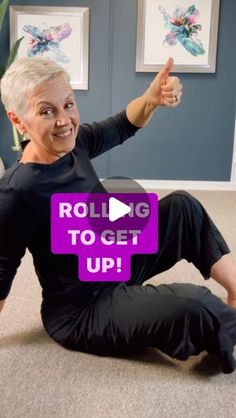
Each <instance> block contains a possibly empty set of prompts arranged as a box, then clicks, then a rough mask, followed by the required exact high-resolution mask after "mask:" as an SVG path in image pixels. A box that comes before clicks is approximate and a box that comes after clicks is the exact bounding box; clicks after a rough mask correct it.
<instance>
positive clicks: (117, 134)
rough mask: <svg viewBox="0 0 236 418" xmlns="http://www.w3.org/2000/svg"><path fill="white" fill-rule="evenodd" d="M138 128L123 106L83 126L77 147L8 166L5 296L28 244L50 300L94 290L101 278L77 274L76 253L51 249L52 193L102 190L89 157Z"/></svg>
mask: <svg viewBox="0 0 236 418" xmlns="http://www.w3.org/2000/svg"><path fill="white" fill-rule="evenodd" d="M137 129H138V128H137V127H135V126H134V125H132V124H131V123H130V122H129V120H128V119H127V116H126V112H125V111H123V112H121V113H118V114H117V115H116V116H114V117H110V118H108V119H106V120H104V121H102V122H99V123H96V122H94V123H91V124H83V125H81V126H80V128H79V133H78V136H77V138H76V145H75V148H74V149H73V151H71V152H69V153H67V154H66V155H64V156H63V157H61V158H59V159H58V160H56V161H55V162H53V163H52V164H41V163H30V162H29V163H20V162H19V160H17V161H16V162H15V163H14V164H13V165H12V166H11V167H10V168H9V169H8V170H6V172H5V174H4V176H3V178H2V179H0V300H2V299H5V298H6V297H7V296H8V294H9V292H10V289H11V285H12V281H13V279H14V276H15V274H16V271H17V268H18V266H19V265H20V262H21V259H22V257H23V256H24V254H25V251H26V248H28V249H29V251H30V252H31V254H32V256H33V262H34V267H35V271H36V274H37V276H38V279H39V282H40V284H41V286H42V296H43V299H44V300H45V301H48V302H49V303H50V302H52V303H53V302H56V303H57V302H63V301H66V300H74V299H83V297H84V296H85V295H87V294H88V293H90V292H91V291H93V289H94V288H95V287H96V282H94V283H89V282H87V283H86V282H81V281H80V280H79V279H78V260H77V256H75V255H59V254H53V253H52V252H51V249H50V247H51V243H50V239H51V237H50V211H51V208H50V199H51V195H52V193H83V192H86V193H88V192H90V191H91V190H93V189H94V187H95V186H96V191H98V189H97V185H98V184H99V179H98V176H97V174H96V172H95V170H94V168H93V166H92V164H91V161H90V160H91V159H92V158H94V157H96V156H98V155H100V154H102V153H103V152H106V151H108V150H109V149H111V148H113V147H115V146H116V145H119V144H122V143H123V142H124V141H125V140H126V139H127V138H129V137H130V136H133V135H134V134H135V132H136V131H137ZM101 192H104V188H103V187H102V185H101Z"/></svg>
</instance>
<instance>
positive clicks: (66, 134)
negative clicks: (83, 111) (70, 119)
mask: <svg viewBox="0 0 236 418" xmlns="http://www.w3.org/2000/svg"><path fill="white" fill-rule="evenodd" d="M71 134H72V128H71V129H68V131H65V132H62V133H60V134H54V136H56V137H57V138H66V137H68V136H70V135H71Z"/></svg>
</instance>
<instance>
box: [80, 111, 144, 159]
mask: <svg viewBox="0 0 236 418" xmlns="http://www.w3.org/2000/svg"><path fill="white" fill-rule="evenodd" d="M138 129H139V128H138V127H137V126H134V125H133V124H132V123H131V122H130V121H129V120H128V118H127V116H126V111H125V110H124V111H122V112H121V113H118V114H117V115H115V116H112V117H109V118H108V119H106V120H103V121H101V122H93V123H91V124H87V123H84V124H83V125H81V126H80V129H79V134H78V137H77V144H76V146H77V147H79V146H80V144H81V143H83V145H84V146H85V148H86V150H87V153H88V156H89V158H90V159H92V158H95V157H97V156H98V155H100V154H102V153H103V152H106V151H108V150H109V149H111V148H113V147H115V146H116V145H120V144H122V143H123V142H124V141H125V140H126V139H128V138H129V137H131V136H133V135H134V134H135V133H136V131H137V130H138Z"/></svg>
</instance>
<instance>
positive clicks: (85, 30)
mask: <svg viewBox="0 0 236 418" xmlns="http://www.w3.org/2000/svg"><path fill="white" fill-rule="evenodd" d="M22 36H24V39H23V40H22V42H21V44H20V47H19V50H18V57H27V56H31V57H33V56H43V57H45V58H46V59H52V60H55V61H56V62H58V63H59V64H60V65H61V66H62V67H64V68H65V69H66V70H67V72H68V73H69V75H70V78H71V87H72V88H73V89H74V90H88V69H89V68H88V67H89V8H88V7H47V6H10V43H11V46H12V45H13V43H14V42H15V41H16V40H17V39H19V38H21V37H22Z"/></svg>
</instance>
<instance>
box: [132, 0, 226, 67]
mask: <svg viewBox="0 0 236 418" xmlns="http://www.w3.org/2000/svg"><path fill="white" fill-rule="evenodd" d="M190 6H191V9H189V7H190ZM192 6H194V7H195V10H194V9H193V8H192ZM177 7H179V9H177ZM181 9H182V12H181ZM188 10H189V11H190V13H188V12H187V11H188ZM219 10H220V0H138V16H137V44H136V71H137V72H158V71H160V70H161V69H162V68H163V65H164V64H165V62H166V61H167V59H168V57H173V58H174V69H173V71H174V72H185V73H195V72H196V73H214V72H215V71H216V53H217V37H218V22H219ZM191 12H193V13H192V14H191ZM194 54H195V55H194Z"/></svg>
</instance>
